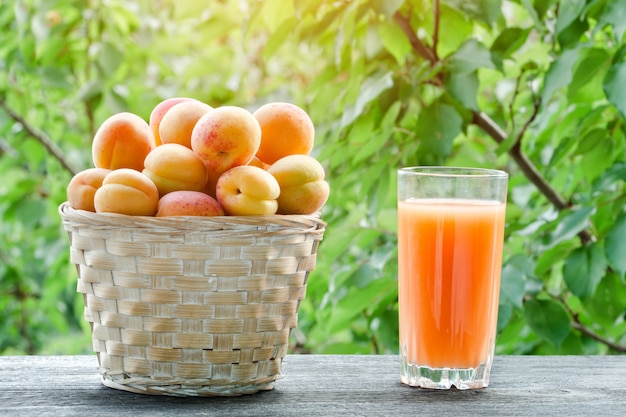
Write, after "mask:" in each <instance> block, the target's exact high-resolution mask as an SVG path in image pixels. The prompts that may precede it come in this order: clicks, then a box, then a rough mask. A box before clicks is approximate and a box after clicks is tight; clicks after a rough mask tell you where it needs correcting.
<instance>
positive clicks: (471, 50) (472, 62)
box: [446, 39, 495, 74]
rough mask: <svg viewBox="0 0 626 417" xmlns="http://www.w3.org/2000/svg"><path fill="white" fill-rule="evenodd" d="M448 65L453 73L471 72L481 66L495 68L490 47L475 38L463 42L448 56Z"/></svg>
mask: <svg viewBox="0 0 626 417" xmlns="http://www.w3.org/2000/svg"><path fill="white" fill-rule="evenodd" d="M446 66H447V68H448V70H449V71H450V72H451V73H452V74H465V73H470V72H474V71H476V70H477V69H479V68H491V69H494V68H495V65H494V63H493V60H492V58H491V52H490V51H489V49H488V48H487V47H486V46H485V45H484V44H482V43H481V42H479V41H477V40H475V39H470V40H468V41H466V42H465V43H463V45H461V46H460V47H459V49H458V50H457V51H456V52H454V53H453V54H452V55H451V56H450V57H448V58H447V64H446Z"/></svg>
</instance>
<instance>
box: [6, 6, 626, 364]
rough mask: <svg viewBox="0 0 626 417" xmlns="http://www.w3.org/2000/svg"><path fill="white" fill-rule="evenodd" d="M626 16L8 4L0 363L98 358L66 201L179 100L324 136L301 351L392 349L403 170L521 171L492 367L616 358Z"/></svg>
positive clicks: (624, 342) (624, 256)
mask: <svg viewBox="0 0 626 417" xmlns="http://www.w3.org/2000/svg"><path fill="white" fill-rule="evenodd" d="M625 22H626V2H623V1H621V0H564V1H557V0H466V1H460V0H441V1H439V0H390V1H383V0H369V1H366V0H355V1H347V0H344V1H342V0H337V1H325V0H267V1H257V0H247V1H229V0H222V1H198V0H194V1H174V0H156V1H148V0H129V1H122V0H108V1H96V0H91V1H87V0H83V1H79V0H54V1H50V0H16V1H14V2H13V3H12V4H11V3H10V2H2V4H1V5H0V68H1V71H0V177H1V181H0V220H1V223H0V353H2V354H22V353H27V354H58V353H62V354H69V353H80V352H83V353H84V352H89V351H90V349H91V348H90V341H89V340H90V339H89V333H88V328H87V326H86V324H85V323H84V320H83V319H82V299H80V298H79V297H78V296H77V294H76V292H75V288H76V272H75V270H74V268H73V267H72V266H71V265H70V264H69V259H68V241H67V237H66V235H65V232H64V231H63V230H62V228H61V225H60V218H59V216H58V213H57V207H58V205H59V204H60V203H61V202H62V201H64V200H65V187H66V185H67V183H68V181H69V180H70V178H71V176H72V174H73V173H74V172H77V171H78V170H81V169H84V168H87V167H89V166H91V160H90V144H91V139H92V137H93V134H94V132H95V130H96V129H97V127H98V126H99V124H100V123H101V122H102V121H103V120H104V119H105V118H106V117H108V116H109V115H111V114H113V113H115V112H119V111H132V112H134V113H136V114H138V115H140V116H142V117H143V118H145V119H146V120H147V118H148V116H149V114H150V111H151V109H152V108H153V107H154V106H155V105H156V104H157V103H158V102H159V101H161V100H162V99H165V98H168V97H172V96H189V97H195V98H198V99H200V100H203V101H205V102H207V103H208V104H211V105H212V106H219V105H225V104H233V105H240V106H244V107H247V108H249V109H251V110H254V109H255V108H256V107H258V106H260V105H261V104H263V103H266V102H269V101H279V100H282V101H290V102H294V103H296V104H298V105H300V106H302V107H303V108H304V109H306V110H307V111H308V112H309V114H310V115H311V117H312V119H313V120H314V122H315V124H316V129H317V131H316V133H317V134H316V147H315V151H314V152H315V156H316V157H317V158H318V159H319V160H320V161H321V162H322V163H323V164H324V166H325V168H326V170H327V178H328V180H329V182H330V184H331V190H332V194H331V197H330V200H329V202H328V204H327V206H326V207H325V208H324V212H323V216H324V218H325V220H327V221H328V223H329V226H328V230H327V233H326V235H325V239H324V241H323V243H322V245H321V246H320V250H319V253H318V267H317V269H316V271H315V272H314V273H313V274H312V275H311V277H310V281H309V287H308V292H307V297H306V300H305V301H304V302H303V304H302V306H301V310H300V323H299V328H298V329H297V330H296V331H294V333H293V335H292V344H293V345H292V350H291V351H292V352H314V353H388V352H397V345H398V340H397V330H398V329H397V281H396V274H397V267H396V262H397V257H396V256H397V251H396V228H397V226H396V206H395V204H396V203H395V195H396V194H395V193H396V189H395V170H396V168H398V167H400V166H407V165H418V164H447V165H462V166H479V167H493V168H500V169H505V170H507V171H509V172H510V174H511V178H510V189H509V204H508V209H507V229H506V242H505V254H504V255H505V262H504V266H503V276H502V280H503V281H502V292H501V302H500V312H499V323H498V326H499V334H498V339H497V353H498V354H552V353H559V354H605V353H620V352H624V351H626V322H625V314H626V284H625V280H626V211H625V203H626V189H625V186H624V180H625V179H626V138H625V137H626V123H625V122H626V46H625V45H624V41H625V38H624V32H626V23H625Z"/></svg>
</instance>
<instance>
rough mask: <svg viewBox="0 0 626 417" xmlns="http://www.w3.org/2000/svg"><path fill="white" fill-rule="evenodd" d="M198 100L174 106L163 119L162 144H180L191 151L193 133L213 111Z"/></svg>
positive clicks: (161, 128)
mask: <svg viewBox="0 0 626 417" xmlns="http://www.w3.org/2000/svg"><path fill="white" fill-rule="evenodd" d="M212 109H213V107H211V106H209V105H208V104H205V103H203V102H201V101H198V100H189V101H184V102H182V103H178V104H175V105H174V106H172V107H171V108H170V109H169V110H168V111H167V113H165V115H164V116H163V118H162V119H161V124H160V125H159V137H160V138H161V142H162V143H164V144H165V143H178V144H181V145H184V146H186V147H188V148H190V149H191V131H192V130H193V127H194V126H195V125H196V122H198V119H199V118H200V117H202V116H203V115H204V114H205V113H206V112H208V111H210V110H212Z"/></svg>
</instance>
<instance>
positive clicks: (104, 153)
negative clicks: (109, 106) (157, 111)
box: [91, 112, 155, 171]
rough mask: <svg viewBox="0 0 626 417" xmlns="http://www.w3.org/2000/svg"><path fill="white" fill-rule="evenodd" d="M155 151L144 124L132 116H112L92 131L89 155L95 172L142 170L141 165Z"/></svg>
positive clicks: (148, 127) (150, 135)
mask: <svg viewBox="0 0 626 417" xmlns="http://www.w3.org/2000/svg"><path fill="white" fill-rule="evenodd" d="M154 147H155V142H154V135H153V134H152V130H151V129H150V126H149V125H148V123H146V121H145V120H143V119H142V118H141V117H139V116H137V115H136V114H133V113H129V112H122V113H116V114H114V115H112V116H110V117H109V118H108V119H106V120H105V121H104V122H103V123H102V124H101V125H100V127H99V128H98V130H97V131H96V134H95V136H94V138H93V143H92V145H91V154H92V158H93V162H94V165H95V167H96V168H106V169H118V168H131V169H134V170H137V171H141V170H142V169H143V161H144V159H145V158H146V156H147V155H148V153H150V151H151V150H152V149H153V148H154Z"/></svg>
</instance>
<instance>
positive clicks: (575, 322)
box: [553, 297, 626, 353]
mask: <svg viewBox="0 0 626 417" xmlns="http://www.w3.org/2000/svg"><path fill="white" fill-rule="evenodd" d="M553 298H555V299H556V301H558V302H560V303H561V304H563V307H565V309H566V310H567V312H568V313H569V315H570V316H571V317H572V322H571V323H570V326H572V328H573V329H574V330H578V331H579V332H581V333H582V334H583V335H585V336H587V337H589V338H591V339H593V340H595V341H597V342H600V343H602V344H604V345H606V346H607V347H608V348H610V349H612V350H614V351H615V352H619V353H626V346H622V345H619V344H617V343H614V342H611V341H610V340H608V339H606V338H604V337H602V336H600V335H599V334H597V333H596V332H594V331H593V330H591V329H589V328H588V327H587V326H585V325H584V324H583V323H581V321H580V317H579V316H578V314H577V313H576V312H574V311H572V309H571V308H570V306H569V305H567V302H566V301H565V300H564V299H563V297H553Z"/></svg>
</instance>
